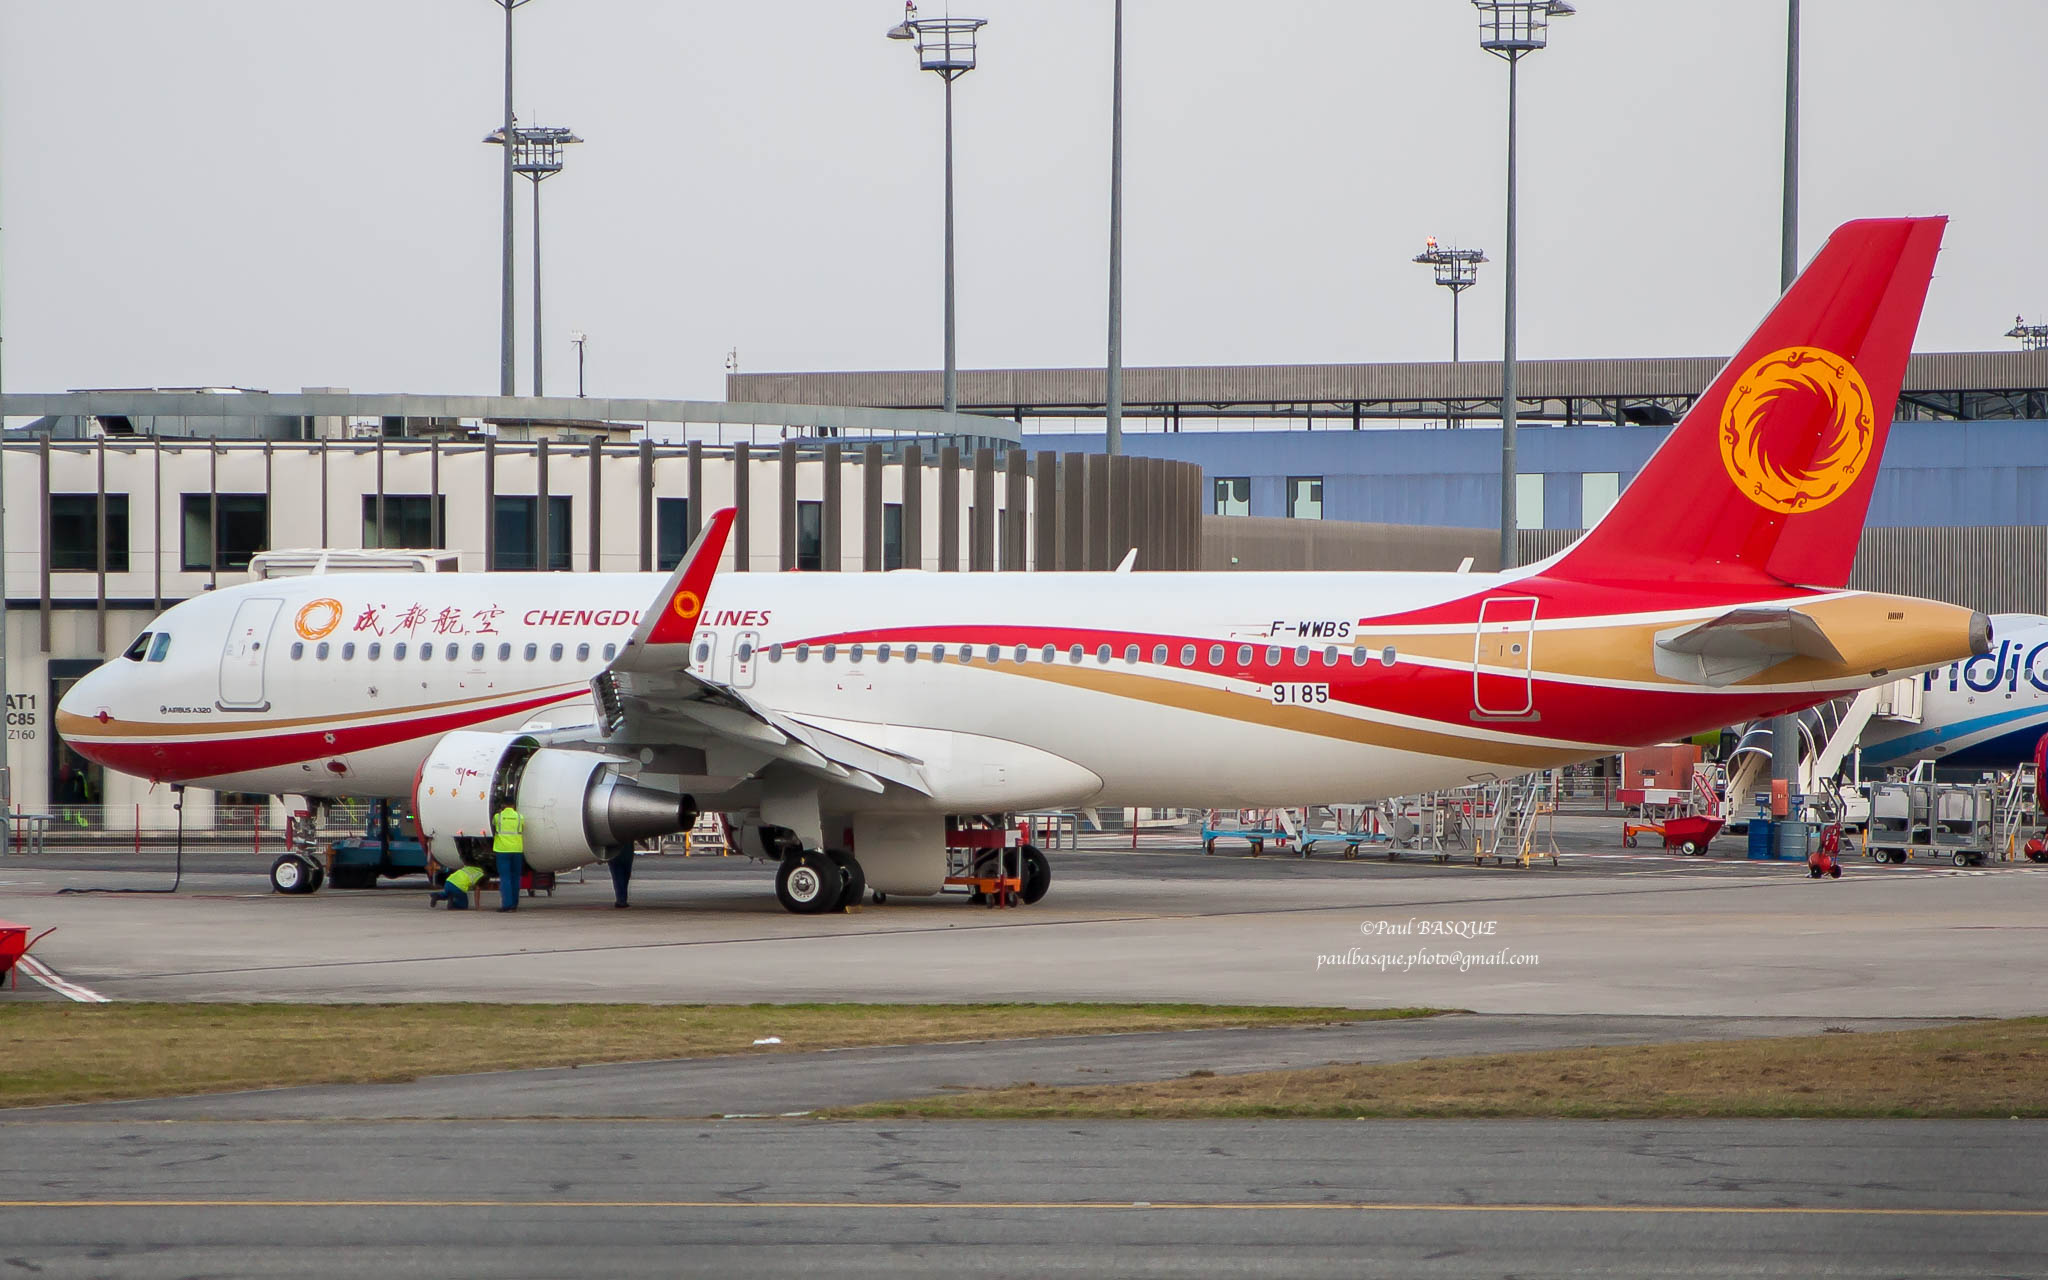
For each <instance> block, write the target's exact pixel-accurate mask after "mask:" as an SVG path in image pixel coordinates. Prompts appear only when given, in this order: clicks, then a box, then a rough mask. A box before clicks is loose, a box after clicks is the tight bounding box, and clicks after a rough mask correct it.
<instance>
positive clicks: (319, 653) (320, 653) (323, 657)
mask: <svg viewBox="0 0 2048 1280" xmlns="http://www.w3.org/2000/svg"><path fill="white" fill-rule="evenodd" d="M313 656H314V657H316V658H318V659H320V661H322V662H325V661H327V642H326V641H325V640H322V641H321V642H320V647H319V648H317V649H315V650H313Z"/></svg>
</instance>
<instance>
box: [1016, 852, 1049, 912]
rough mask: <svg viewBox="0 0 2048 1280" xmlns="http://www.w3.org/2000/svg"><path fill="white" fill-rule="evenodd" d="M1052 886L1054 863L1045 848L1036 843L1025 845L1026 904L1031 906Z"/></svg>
mask: <svg viewBox="0 0 2048 1280" xmlns="http://www.w3.org/2000/svg"><path fill="white" fill-rule="evenodd" d="M1050 888H1052V863H1051V862H1050V861H1049V860H1048V859H1047V858H1046V856H1045V850H1043V849H1040V848H1039V847H1038V846H1037V845H1035V844H1027V845H1025V846H1024V893H1023V898H1024V905H1025V906H1027V907H1028V906H1030V905H1031V904H1032V903H1034V902H1036V901H1038V900H1039V899H1040V898H1043V897H1044V896H1045V891H1046V890H1048V889H1050Z"/></svg>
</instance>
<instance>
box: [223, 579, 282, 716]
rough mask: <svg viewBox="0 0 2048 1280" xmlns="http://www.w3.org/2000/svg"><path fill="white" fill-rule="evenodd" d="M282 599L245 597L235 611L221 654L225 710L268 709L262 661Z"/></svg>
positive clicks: (266, 653)
mask: <svg viewBox="0 0 2048 1280" xmlns="http://www.w3.org/2000/svg"><path fill="white" fill-rule="evenodd" d="M283 607H284V601H282V600H278V599H275V598H271V599H261V600H244V601H242V603H241V607H239V608H237V609H236V610H235V621H234V624H233V625H232V626H230V627H229V628H228V638H227V643H226V645H225V646H223V647H222V649H221V654H220V706H221V709H222V710H224V711H268V710H270V703H269V701H268V700H266V699H265V698H264V696H263V660H264V658H265V657H266V656H268V652H267V651H268V648H269V645H270V629H271V627H272V626H273V625H274V624H275V623H276V622H277V614H278V610H280V609H282V608H283Z"/></svg>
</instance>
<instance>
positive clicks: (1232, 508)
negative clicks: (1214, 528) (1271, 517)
mask: <svg viewBox="0 0 2048 1280" xmlns="http://www.w3.org/2000/svg"><path fill="white" fill-rule="evenodd" d="M1251 513H1252V479H1251V477H1250V476H1217V477H1216V514H1217V515H1219V516H1248V515H1250V514H1251Z"/></svg>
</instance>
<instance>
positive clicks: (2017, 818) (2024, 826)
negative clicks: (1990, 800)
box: [1994, 760, 2042, 862]
mask: <svg viewBox="0 0 2048 1280" xmlns="http://www.w3.org/2000/svg"><path fill="white" fill-rule="evenodd" d="M2038 777H2039V774H2038V772H2037V771H2036V769H2035V767H2034V762H2033V761H2031V760H2028V761H2026V762H2025V763H2023V764H2021V765H2020V767H2019V768H2017V769H2015V770H2013V774H2012V778H2011V780H2010V781H2009V782H2008V783H2007V785H2006V788H2005V794H2004V795H2003V796H2000V797H1999V801H1998V810H1997V815H1998V816H1997V817H1996V818H1995V819H1994V822H1995V823H1996V824H1997V826H1996V832H1997V847H1998V856H1999V857H2000V858H2001V859H2003V860H2005V861H2007V862H2011V861H2013V860H2014V859H2016V858H2018V857H2020V856H2021V853H2020V846H2021V845H2022V844H2024V843H2025V842H2026V841H2028V840H2030V839H2032V838H2033V837H2034V835H2035V834H2036V833H2037V832H2039V831H2040V829H2041V825H2042V822H2041V818H2042V815H2041V812H2040V806H2039V804H2038V803H2037V800H2038V795H2039V793H2038V792H2037V790H2036V786H2037V779H2038Z"/></svg>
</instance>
